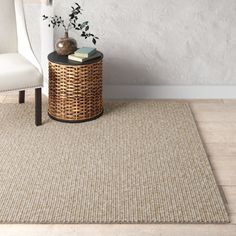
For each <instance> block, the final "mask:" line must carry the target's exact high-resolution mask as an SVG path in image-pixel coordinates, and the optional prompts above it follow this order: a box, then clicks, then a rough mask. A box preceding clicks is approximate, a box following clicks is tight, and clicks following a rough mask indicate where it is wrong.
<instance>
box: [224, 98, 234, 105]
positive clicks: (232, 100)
mask: <svg viewBox="0 0 236 236" xmlns="http://www.w3.org/2000/svg"><path fill="white" fill-rule="evenodd" d="M223 103H225V104H230V103H231V104H236V99H223Z"/></svg>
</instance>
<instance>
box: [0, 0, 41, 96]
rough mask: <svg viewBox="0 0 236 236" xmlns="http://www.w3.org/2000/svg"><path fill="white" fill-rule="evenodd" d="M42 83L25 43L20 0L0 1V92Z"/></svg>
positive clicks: (35, 62) (35, 63) (36, 86)
mask: <svg viewBox="0 0 236 236" xmlns="http://www.w3.org/2000/svg"><path fill="white" fill-rule="evenodd" d="M5 11H6V12H7V13H6V14H5ZM2 15H3V17H2ZM5 18H6V19H5ZM9 19H11V20H9ZM13 19H14V20H13ZM15 22H16V24H15ZM10 29H11V30H10ZM5 30H6V32H7V35H5ZM1 31H2V32H1ZM14 35H17V37H16V38H14ZM6 38H7V42H6ZM1 44H2V45H3V46H1ZM16 45H17V46H16ZM42 86H43V76H42V71H41V67H40V65H39V63H38V61H37V59H36V57H35V56H34V53H33V51H32V49H31V45H30V42H29V38H28V34H27V30H26V24H25V17H24V9H23V3H22V0H1V10H0V92H5V91H11V90H24V89H27V88H39V87H42Z"/></svg>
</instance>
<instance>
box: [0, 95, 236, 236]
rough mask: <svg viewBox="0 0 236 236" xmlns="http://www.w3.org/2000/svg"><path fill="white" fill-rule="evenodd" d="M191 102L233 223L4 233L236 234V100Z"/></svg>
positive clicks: (11, 233) (6, 233) (11, 229)
mask: <svg viewBox="0 0 236 236" xmlns="http://www.w3.org/2000/svg"><path fill="white" fill-rule="evenodd" d="M44 99H45V100H46V99H47V98H46V97H44ZM26 100H27V102H33V101H34V97H33V94H32V93H27V97H26ZM17 101H18V97H17V93H8V94H2V95H1V94H0V103H16V102H17ZM178 102H186V100H185V101H184V100H179V101H178ZM188 102H189V103H190V105H191V108H192V110H193V113H194V115H195V118H196V121H197V125H198V127H199V130H200V133H201V136H202V139H203V142H204V144H205V147H206V150H207V153H208V155H209V158H210V161H211V163H212V166H213V169H214V173H215V176H216V178H217V180H218V183H219V185H220V187H221V188H222V189H223V191H224V194H225V198H226V201H227V207H228V210H229V213H230V217H231V224H228V225H167V224H166V225H0V236H49V235H50V236H65V235H70V236H75V235H76V236H77V235H79V236H85V235H86V236H108V235H109V236H111V235H112V236H123V235H125V236H146V235H148V236H154V235H155V236H173V235H174V236H185V235H186V236H187V235H191V236H205V235H207V236H236V100H188Z"/></svg>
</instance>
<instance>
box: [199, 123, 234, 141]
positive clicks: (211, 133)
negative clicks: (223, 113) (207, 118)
mask: <svg viewBox="0 0 236 236" xmlns="http://www.w3.org/2000/svg"><path fill="white" fill-rule="evenodd" d="M197 126H198V128H199V131H200V134H201V136H202V139H203V142H204V143H206V144H207V143H228V144H232V143H235V145H236V122H235V123H225V122H223V123H219V122H209V123H208V122H197Z"/></svg>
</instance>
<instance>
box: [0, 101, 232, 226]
mask: <svg viewBox="0 0 236 236" xmlns="http://www.w3.org/2000/svg"><path fill="white" fill-rule="evenodd" d="M43 117H44V120H45V124H44V125H43V126H41V127H38V128H36V127H35V126H34V106H33V104H32V105H31V104H26V105H18V104H4V105H3V104H2V105H0V121H1V123H0V222H2V223H52V224H53V223H227V222H229V218H228V214H227V212H226V209H225V206H224V203H223V200H222V198H221V195H220V192H219V190H218V187H217V184H216V181H215V178H214V176H213V172H212V170H211V166H210V163H209V160H208V158H207V155H206V153H205V150H204V148H203V145H202V142H201V139H200V136H199V133H198V130H197V127H196V124H195V122H194V119H193V116H192V114H191V110H190V108H189V106H188V105H187V104H177V103H174V104H173V103H164V102H155V101H145V102H130V103H110V104H106V112H105V114H104V116H102V117H101V118H100V119H98V120H95V121H92V122H88V123H82V124H65V123H59V122H56V121H52V120H50V119H49V118H47V111H46V105H45V107H44V115H43Z"/></svg>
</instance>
